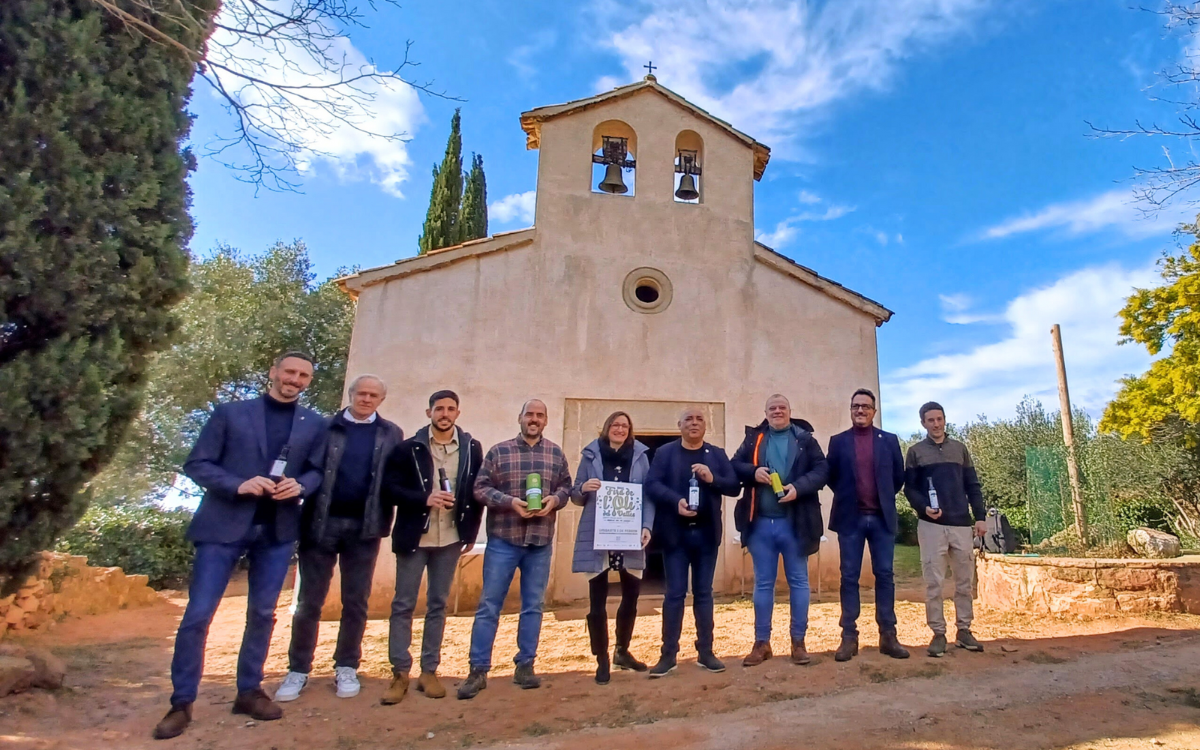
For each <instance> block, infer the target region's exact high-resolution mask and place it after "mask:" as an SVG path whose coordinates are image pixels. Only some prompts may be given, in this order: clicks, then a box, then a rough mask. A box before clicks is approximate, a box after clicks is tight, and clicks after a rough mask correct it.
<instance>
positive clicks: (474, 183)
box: [458, 154, 488, 242]
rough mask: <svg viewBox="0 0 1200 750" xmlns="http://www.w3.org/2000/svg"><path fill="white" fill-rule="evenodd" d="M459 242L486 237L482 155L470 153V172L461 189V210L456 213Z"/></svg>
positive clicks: (485, 180)
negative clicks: (463, 188)
mask: <svg viewBox="0 0 1200 750" xmlns="http://www.w3.org/2000/svg"><path fill="white" fill-rule="evenodd" d="M458 231H459V239H458V241H459V242H466V241H468V240H477V239H479V238H480V237H487V233H488V216H487V177H485V176H484V174H483V157H482V156H479V155H478V154H471V172H470V174H468V175H467V187H466V189H465V190H463V199H462V210H461V211H459V214H458Z"/></svg>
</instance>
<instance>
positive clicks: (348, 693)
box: [333, 667, 362, 698]
mask: <svg viewBox="0 0 1200 750" xmlns="http://www.w3.org/2000/svg"><path fill="white" fill-rule="evenodd" d="M333 682H334V684H335V685H337V697H339V698H353V697H354V696H356V695H358V691H359V690H361V689H362V686H361V685H359V684H358V670H356V669H354V668H353V667H334V668H333Z"/></svg>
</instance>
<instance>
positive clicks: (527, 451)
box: [458, 399, 571, 700]
mask: <svg viewBox="0 0 1200 750" xmlns="http://www.w3.org/2000/svg"><path fill="white" fill-rule="evenodd" d="M517 421H518V423H519V424H520V425H521V434H520V435H518V436H517V437H515V438H513V439H512V440H505V441H504V442H503V443H499V444H497V445H495V446H493V447H492V448H491V450H489V451H488V452H487V455H486V456H484V458H483V466H482V467H481V468H480V469H479V476H478V477H477V478H476V480H475V499H476V500H478V501H479V502H481V503H483V504H484V505H486V506H487V509H488V513H487V536H488V542H487V549H486V550H484V553H483V592H482V593H481V594H480V597H479V608H478V609H477V610H476V611H475V623H474V625H473V626H472V627H471V654H470V663H471V673H470V674H469V675H468V676H467V679H466V680H465V681H464V682H463V684H462V686H461V687H459V689H458V697H459V699H460V700H465V699H468V698H474V697H475V696H476V695H478V694H479V691H480V690H483V689H484V688H486V687H487V673H488V670H490V669H491V668H492V646H493V645H494V644H495V641H496V628H497V626H498V625H499V624H500V608H501V607H502V606H504V599H505V597H506V596H508V589H509V587H510V586H512V580H513V575H514V574H515V573H516V571H517V570H518V569H519V570H520V571H521V618H520V620H519V622H518V624H517V656H516V658H515V659H514V660H513V661H515V662H516V665H517V670H516V673H515V674H514V675H513V682H514V683H516V684H517V685H518V686H519V687H521V688H522V689H524V690H529V689H531V688H536V687H539V686H540V685H541V684H542V681H541V678H539V677H538V676H537V675H535V674H534V673H533V660H534V658H535V657H536V656H537V646H538V637H539V636H540V635H541V631H542V603H543V601H544V600H545V596H546V584H547V582H549V580H550V554H551V550H552V546H551V542H553V541H554V516H555V514H556V513H557V512H558V510H559V509H560V508H562V507H564V506H565V505H566V504H567V500H568V499H569V497H570V493H571V472H570V470H569V469H568V468H567V457H566V456H564V455H563V452H562V449H561V448H559V447H558V446H557V445H555V444H554V443H552V442H550V441H549V440H547V439H546V438H544V437H543V436H542V431H543V430H545V429H546V422H547V421H548V419H547V415H546V405H545V404H544V403H542V402H541V401H538V400H537V399H532V400H530V401H527V402H525V405H524V406H522V407H521V413H520V415H519V416H518V419H517ZM530 474H538V475H539V476H540V477H541V480H542V482H541V486H542V492H543V498H542V509H541V510H536V511H531V510H529V506H528V504H527V503H526V502H525V486H526V485H525V480H526V477H528V476H529V475H530Z"/></svg>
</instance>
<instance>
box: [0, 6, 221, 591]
mask: <svg viewBox="0 0 1200 750" xmlns="http://www.w3.org/2000/svg"><path fill="white" fill-rule="evenodd" d="M118 5H119V6H121V7H122V9H123V10H124V11H126V12H127V13H129V14H131V15H132V16H134V17H136V18H138V19H140V20H141V21H142V22H144V23H146V24H148V25H149V26H152V27H154V28H157V29H159V30H160V31H162V32H164V33H165V34H167V35H169V36H170V37H171V38H173V39H175V40H177V41H179V42H180V43H181V44H182V45H183V46H184V47H186V48H187V49H191V50H200V49H201V48H202V45H203V44H204V39H203V38H202V36H203V35H204V34H205V33H206V32H207V30H208V29H210V23H211V19H212V16H213V14H214V13H215V12H216V9H217V6H218V0H192V1H191V2H190V3H188V4H187V8H188V12H191V13H193V14H194V15H195V17H194V18H193V19H192V20H193V21H194V23H189V24H188V25H187V26H186V27H183V26H179V25H177V24H176V22H175V21H174V20H172V19H175V18H177V16H176V15H175V14H174V13H163V14H159V13H155V12H151V11H147V10H146V9H145V8H144V7H142V5H141V4H139V3H125V2H119V3H118ZM179 7H183V6H179ZM194 70H195V65H194V62H193V60H191V59H189V58H188V56H187V55H186V54H185V53H184V52H183V51H182V50H180V49H177V48H175V47H172V46H170V45H168V44H163V43H159V42H155V41H151V40H149V39H148V38H147V36H146V35H145V34H143V33H138V32H137V31H135V30H134V29H132V28H130V27H127V26H126V25H125V24H124V23H123V22H122V21H120V20H118V19H117V18H116V17H115V16H113V15H111V14H109V13H108V12H106V11H104V10H102V9H101V8H100V7H99V6H98V5H96V4H95V3H94V2H92V1H91V0H3V2H0V300H2V302H3V309H2V310H0V582H2V581H3V580H4V579H5V578H7V579H8V587H9V588H11V587H12V586H13V585H16V584H19V582H20V574H21V573H22V571H23V570H25V569H27V566H28V564H29V562H30V561H31V560H32V558H33V554H34V553H35V552H37V551H39V550H43V549H47V548H50V547H51V546H52V544H53V542H54V540H55V539H56V538H57V537H58V535H59V534H60V533H61V532H62V531H63V530H65V529H67V528H69V527H70V526H72V525H73V524H74V523H75V522H76V520H78V518H79V516H80V515H82V513H83V511H84V509H85V508H86V505H87V501H88V491H87V489H86V486H87V482H88V480H89V479H90V478H91V477H92V476H93V475H94V474H95V473H96V472H97V471H98V470H99V469H100V468H102V467H103V466H104V465H105V464H106V463H107V462H108V461H109V459H110V458H111V457H112V455H113V453H114V452H115V450H116V449H117V448H118V446H119V444H120V441H121V439H122V437H123V435H124V433H125V431H126V428H127V427H128V425H129V423H130V421H131V420H132V419H133V418H134V417H135V416H136V415H137V413H138V410H139V407H140V405H141V397H142V389H143V381H144V379H145V373H146V369H147V364H148V359H149V357H150V356H151V355H152V354H153V353H154V352H155V351H157V350H160V349H162V348H164V347H165V346H166V345H167V344H168V343H169V338H170V335H171V333H172V331H173V329H174V328H175V325H176V324H175V319H174V317H173V315H172V313H171V310H170V308H171V306H172V305H173V304H174V303H175V302H176V301H177V300H178V299H180V297H181V296H182V295H183V293H184V292H185V289H186V279H187V276H186V274H187V264H188V257H187V251H186V246H187V242H188V240H189V239H190V237H191V233H192V223H191V220H190V219H189V217H188V214H187V209H188V205H189V202H190V197H189V192H188V189H187V185H186V183H185V178H186V176H187V174H188V172H189V171H190V170H191V169H192V168H193V166H194V160H193V157H192V155H191V154H190V153H189V152H188V151H187V150H186V149H183V148H182V142H183V141H184V139H185V138H186V137H187V133H188V129H189V127H190V124H191V119H190V117H189V115H188V114H187V113H186V112H185V110H184V107H185V106H186V104H187V101H188V97H189V96H190V90H189V81H190V80H191V77H192V74H193V72H194Z"/></svg>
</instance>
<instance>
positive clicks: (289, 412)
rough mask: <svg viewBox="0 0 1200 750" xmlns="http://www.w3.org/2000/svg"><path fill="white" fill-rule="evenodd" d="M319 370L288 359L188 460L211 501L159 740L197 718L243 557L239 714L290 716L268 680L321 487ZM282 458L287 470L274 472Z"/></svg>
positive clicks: (197, 527)
mask: <svg viewBox="0 0 1200 750" xmlns="http://www.w3.org/2000/svg"><path fill="white" fill-rule="evenodd" d="M312 376H313V363H312V360H311V359H310V358H309V356H308V355H307V354H302V353H300V352H287V353H285V354H283V355H282V356H280V357H279V358H278V359H277V360H275V364H274V365H273V366H272V367H271V370H270V373H269V376H268V377H269V379H270V383H271V387H270V391H269V392H268V393H266V394H265V395H263V396H260V397H258V398H254V399H250V400H247V401H234V402H231V403H227V404H220V405H218V406H217V407H216V408H215V409H213V413H212V416H211V417H209V420H208V423H207V424H205V425H204V429H202V430H201V431H200V437H199V438H198V439H197V440H196V445H195V446H194V447H193V448H192V452H191V454H190V455H189V456H188V459H187V461H186V462H185V463H184V465H183V473H184V474H186V475H187V476H188V477H189V478H190V479H191V480H192V481H193V482H195V483H196V484H198V485H200V486H201V487H202V488H204V497H203V498H202V499H201V500H200V507H199V508H197V509H196V515H195V517H194V518H193V519H192V523H191V526H189V527H188V533H187V535H188V539H190V540H191V541H192V542H193V543H194V544H195V545H196V557H195V560H194V562H193V564H192V581H191V585H190V587H189V589H188V604H187V609H185V610H184V613H183V619H182V620H181V621H180V623H179V631H178V633H177V634H176V636H175V654H174V657H173V658H172V660H171V683H172V686H173V687H174V692H173V693H172V694H171V710H170V711H169V712H167V715H166V716H165V717H163V719H162V721H160V722H159V723H158V725H157V726H156V727H155V728H154V737H155V739H168V738H171V737H176V736H178V735H180V734H182V733H183V731H184V729H186V728H187V725H188V723H189V722H191V719H192V704H193V703H194V702H195V700H196V694H197V691H198V690H199V687H200V676H201V672H202V671H203V668H204V643H205V639H206V638H207V636H208V626H209V624H210V623H211V622H212V618H213V615H214V614H215V613H216V611H217V605H218V604H220V602H221V596H222V595H223V594H224V592H225V586H226V585H227V584H228V583H229V577H230V575H231V574H232V573H233V570H234V567H235V566H236V565H237V562H238V560H239V559H241V557H242V555H246V556H247V557H248V558H249V561H250V576H249V579H250V581H249V582H250V592H249V597H248V601H247V607H246V631H245V634H244V635H243V637H242V648H241V652H240V653H239V654H238V669H237V689H238V694H237V699H236V700H235V701H234V703H233V713H235V714H246V715H248V716H250V717H252V718H254V719H258V720H259V721H271V720H273V719H278V718H280V717H282V716H283V710H282V709H280V708H279V706H278V705H277V704H275V703H274V702H273V701H271V700H270V699H269V698H268V697H267V695H266V693H264V692H263V691H262V687H261V684H262V677H263V663H264V662H265V661H266V659H267V650H268V648H269V647H270V644H271V630H272V629H273V628H274V626H275V605H276V604H277V603H278V601H279V591H280V589H282V588H283V581H284V578H285V577H286V576H287V570H288V565H289V563H290V562H291V559H292V549H293V547H294V545H295V542H296V539H297V537H298V536H299V531H300V502H301V501H302V500H303V499H304V498H306V497H308V496H310V495H312V494H313V493H315V492H316V491H317V490H318V489H320V487H321V480H322V471H321V467H322V462H323V461H322V458H323V453H324V442H325V421H324V420H323V419H322V418H321V417H320V415H318V414H317V413H316V412H314V411H312V410H310V409H306V408H304V407H303V406H300V405H299V404H298V403H297V399H298V398H299V397H300V394H301V393H303V392H304V389H305V388H307V387H308V385H309V383H311V382H312ZM280 458H283V459H284V461H283V466H282V469H283V470H282V471H281V472H276V471H273V468H274V467H273V465H274V464H275V463H276V462H277V461H278V459H280ZM273 475H277V476H276V478H275V479H274V480H273V479H272V478H271V477H272V476H273Z"/></svg>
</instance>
